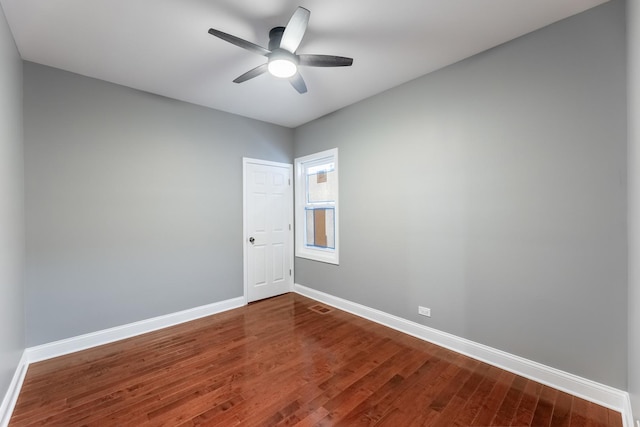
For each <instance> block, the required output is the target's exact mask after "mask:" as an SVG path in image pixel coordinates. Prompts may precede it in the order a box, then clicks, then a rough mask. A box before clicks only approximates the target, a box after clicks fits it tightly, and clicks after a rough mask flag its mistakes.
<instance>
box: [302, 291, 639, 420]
mask: <svg viewBox="0 0 640 427" xmlns="http://www.w3.org/2000/svg"><path fill="white" fill-rule="evenodd" d="M294 292H296V293H299V294H300V295H304V296H306V297H309V298H312V299H314V300H316V301H320V302H322V303H325V304H328V305H330V306H333V307H336V308H339V309H340V310H343V311H346V312H349V313H351V314H355V315H356V316H360V317H364V318H365V319H368V320H371V321H373V322H376V323H379V324H381V325H384V326H388V327H390V328H392V329H395V330H397V331H400V332H404V333H406V334H408V335H411V336H414V337H416V338H420V339H422V340H425V341H429V342H431V343H433V344H437V345H439V346H441V347H445V348H448V349H450V350H453V351H455V352H457V353H462V354H464V355H467V356H469V357H472V358H474V359H477V360H480V361H482V362H486V363H488V364H490V365H493V366H496V367H498V368H501V369H504V370H506V371H509V372H513V373H514V374H517V375H520V376H523V377H526V378H529V379H531V380H534V381H537V382H539V383H542V384H545V385H548V386H550V387H553V388H555V389H558V390H562V391H564V392H566V393H569V394H572V395H574V396H578V397H580V398H583V399H585V400H588V401H590V402H594V403H597V404H598V405H601V406H605V407H607V408H610V409H613V410H615V411H619V412H620V413H621V414H622V421H623V426H624V427H633V426H634V424H633V416H632V414H631V401H630V399H629V393H627V392H626V391H622V390H618V389H615V388H613V387H609V386H606V385H603V384H600V383H597V382H595V381H591V380H588V379H585V378H582V377H579V376H577V375H573V374H570V373H568V372H564V371H561V370H559V369H556V368H552V367H550V366H546V365H543V364H541V363H538V362H534V361H532V360H528V359H525V358H523V357H520V356H516V355H513V354H509V353H507V352H504V351H501V350H497V349H495V348H492V347H488V346H486V345H483V344H479V343H476V342H473V341H470V340H467V339H465V338H460V337H458V336H455V335H452V334H449V333H446V332H442V331H439V330H437V329H433V328H430V327H428V326H424V325H421V324H419V323H415V322H412V321H409V320H406V319H403V318H401V317H397V316H394V315H392V314H388V313H385V312H383V311H380V310H376V309H374V308H370V307H367V306H364V305H361V304H357V303H354V302H351V301H348V300H345V299H342V298H339V297H335V296H333V295H329V294H326V293H324V292H320V291H317V290H315V289H311V288H308V287H306V286H302V285H299V284H297V283H296V284H295V285H294Z"/></svg>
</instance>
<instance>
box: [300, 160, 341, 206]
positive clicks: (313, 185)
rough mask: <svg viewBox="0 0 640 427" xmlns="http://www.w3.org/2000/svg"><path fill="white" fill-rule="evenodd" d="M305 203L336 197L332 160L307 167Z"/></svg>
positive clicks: (330, 199)
mask: <svg viewBox="0 0 640 427" xmlns="http://www.w3.org/2000/svg"><path fill="white" fill-rule="evenodd" d="M306 172H307V173H306V176H307V203H326V202H333V201H335V199H336V196H335V194H336V189H337V185H336V172H335V169H334V164H333V162H331V163H326V164H323V165H317V166H312V167H309V168H307V171H306Z"/></svg>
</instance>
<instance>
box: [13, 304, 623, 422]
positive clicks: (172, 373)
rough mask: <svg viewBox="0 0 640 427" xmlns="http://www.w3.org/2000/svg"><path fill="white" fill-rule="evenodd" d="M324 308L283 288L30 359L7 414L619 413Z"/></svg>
mask: <svg viewBox="0 0 640 427" xmlns="http://www.w3.org/2000/svg"><path fill="white" fill-rule="evenodd" d="M314 307H315V309H313V308H314ZM322 307H323V306H322V305H321V304H318V302H316V301H313V300H310V299H307V298H305V297H302V296H300V295H296V294H286V295H282V296H280V297H276V298H272V299H269V300H264V301H260V302H258V303H254V304H251V305H249V306H247V307H243V308H239V309H236V310H232V311H228V312H225V313H221V314H218V315H215V316H210V317H206V318H203V319H200V320H196V321H193V322H189V323H186V324H182V325H178V326H175V327H172V328H168V329H163V330H161V331H156V332H152V333H149V334H145V335H142V336H139V337H135V338H131V339H127V340H124V341H119V342H117V343H113V344H108V345H105V346H101V347H97V348H93V349H90V350H85V351H82V352H78V353H74V354H71V355H68V356H62V357H59V358H56V359H51V360H48V361H45V362H40V363H35V364H32V365H31V366H30V367H29V370H28V372H27V376H26V379H25V382H24V385H23V387H22V391H21V393H20V397H19V399H18V403H17V405H16V408H15V411H14V413H13V417H12V418H11V422H10V426H15V427H17V426H32V425H46V426H79V425H88V426H111V425H113V426H142V425H150V426H161V425H166V426H194V425H212V426H213V425H220V426H235V425H239V426H280V425H283V426H284V425H298V426H314V425H316V426H374V425H375V426H394V427H397V426H402V427H404V426H489V425H492V426H616V427H618V426H622V419H621V416H620V414H619V413H617V412H615V411H612V410H609V409H606V408H603V407H600V406H597V405H594V404H592V403H589V402H587V401H585V400H582V399H578V398H576V397H573V396H571V395H568V394H566V393H563V392H560V391H557V390H554V389H552V388H549V387H546V386H543V385H541V384H538V383H535V382H533V381H530V380H527V379H526V378H523V377H519V376H517V375H514V374H511V373H509V372H506V371H502V370H500V369H498V368H495V367H493V366H490V365H487V364H485V363H481V362H479V361H476V360H473V359H470V358H468V357H466V356H462V355H460V354H457V353H454V352H451V351H448V350H445V349H443V348H441V347H438V346H435V345H432V344H429V343H426V342H423V341H421V340H418V339H415V338H413V337H410V336H407V335H404V334H402V333H399V332H396V331H393V330H391V329H388V328H385V327H383V326H380V325H378V324H375V323H372V322H369V321H367V320H364V319H361V318H359V317H356V316H352V315H350V314H348V313H344V312H341V311H340V310H337V309H333V308H331V309H330V311H328V312H324V313H323V311H326V308H325V310H323V309H322Z"/></svg>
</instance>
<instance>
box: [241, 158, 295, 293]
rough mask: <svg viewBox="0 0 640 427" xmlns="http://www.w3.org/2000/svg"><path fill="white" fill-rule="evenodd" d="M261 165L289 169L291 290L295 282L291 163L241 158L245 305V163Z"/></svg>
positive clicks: (245, 290)
mask: <svg viewBox="0 0 640 427" xmlns="http://www.w3.org/2000/svg"><path fill="white" fill-rule="evenodd" d="M249 164H255V165H263V166H277V167H283V168H288V169H289V182H290V185H291V191H290V197H291V203H290V207H291V208H290V209H289V224H291V228H292V230H291V233H289V249H290V250H289V259H290V265H291V284H290V289H289V290H290V291H291V292H293V284H294V283H295V280H294V278H295V271H294V267H293V260H294V252H295V250H294V249H295V248H294V246H293V245H294V232H293V203H294V200H293V164H291V163H280V162H273V161H270V160H261V159H252V158H249V157H243V158H242V269H243V281H244V287H243V293H244V295H243V296H244V303H245V305H246V304H248V303H249V269H248V265H249V263H248V260H249V231H248V226H247V180H246V176H247V165H249Z"/></svg>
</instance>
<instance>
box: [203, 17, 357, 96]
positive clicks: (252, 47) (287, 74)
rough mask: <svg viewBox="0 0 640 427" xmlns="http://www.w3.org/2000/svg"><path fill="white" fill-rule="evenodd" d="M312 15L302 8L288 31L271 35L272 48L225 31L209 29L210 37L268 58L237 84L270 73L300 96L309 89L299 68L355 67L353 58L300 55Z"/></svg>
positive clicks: (281, 29)
mask: <svg viewBox="0 0 640 427" xmlns="http://www.w3.org/2000/svg"><path fill="white" fill-rule="evenodd" d="M309 15H311V12H309V11H308V10H307V9H305V8H304V7H298V9H296V11H295V12H294V13H293V15H292V16H291V19H289V22H288V23H287V26H286V27H275V28H272V29H271V31H269V48H268V49H265V48H264V47H262V46H258V45H257V44H254V43H251V42H248V41H246V40H243V39H241V38H239V37H236V36H232V35H231V34H227V33H223V32H222V31H219V30H215V29H213V28H210V29H209V34H211V35H213V36H216V37H219V38H221V39H222V40H225V41H228V42H229V43H232V44H234V45H236V46H239V47H241V48H243V49H246V50H248V51H249V52H253V53H257V54H258V55H262V56H266V57H267V62H266V63H264V64H262V65H259V66H257V67H256V68H254V69H252V70H249V71H247V72H246V73H244V74H243V75H241V76H239V77H238V78H236V79H235V80H234V81H233V82H234V83H242V82H246V81H247V80H249V79H252V78H254V77H257V76H259V75H261V74H264V73H266V72H269V73H271V74H272V75H274V76H276V77H280V78H283V79H289V81H290V82H291V85H292V86H293V87H294V88H295V89H296V90H297V91H298V92H299V93H305V92H306V91H307V85H306V84H305V82H304V79H303V78H302V76H301V75H300V72H299V71H298V66H307V67H348V66H350V65H351V64H353V58H346V57H344V56H333V55H307V54H299V55H298V54H296V50H297V49H298V46H300V42H302V38H303V37H304V33H305V31H306V30H307V24H308V23H309Z"/></svg>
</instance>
